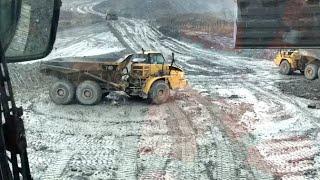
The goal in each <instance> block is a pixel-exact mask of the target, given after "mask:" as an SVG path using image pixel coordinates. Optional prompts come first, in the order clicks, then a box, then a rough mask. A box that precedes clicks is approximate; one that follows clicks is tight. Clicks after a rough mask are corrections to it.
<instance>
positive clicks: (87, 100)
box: [76, 81, 102, 105]
mask: <svg viewBox="0 0 320 180" xmlns="http://www.w3.org/2000/svg"><path fill="white" fill-rule="evenodd" d="M76 96H77V99H78V101H79V102H80V103H81V104H83V105H95V104H98V103H99V102H100V101H101V98H102V90H101V87H100V86H99V84H98V83H96V82H94V81H84V82H82V83H81V84H80V85H79V86H78V87H77V91H76Z"/></svg>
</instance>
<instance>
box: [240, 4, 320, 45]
mask: <svg viewBox="0 0 320 180" xmlns="http://www.w3.org/2000/svg"><path fill="white" fill-rule="evenodd" d="M237 5H238V17H237V23H236V25H237V27H236V44H235V46H236V48H278V47H282V48H284V47H288V48H293V47H299V48H316V47H320V33H319V32H320V23H319V22H320V16H319V15H320V5H319V0H238V1H237Z"/></svg>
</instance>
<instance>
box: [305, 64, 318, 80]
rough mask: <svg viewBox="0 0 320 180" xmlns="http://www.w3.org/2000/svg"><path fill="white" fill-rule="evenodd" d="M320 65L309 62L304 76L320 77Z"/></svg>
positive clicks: (309, 77)
mask: <svg viewBox="0 0 320 180" xmlns="http://www.w3.org/2000/svg"><path fill="white" fill-rule="evenodd" d="M318 70H319V66H318V65H316V64H308V65H307V67H306V69H305V70H304V76H305V77H306V78H307V79H308V80H314V79H317V77H318Z"/></svg>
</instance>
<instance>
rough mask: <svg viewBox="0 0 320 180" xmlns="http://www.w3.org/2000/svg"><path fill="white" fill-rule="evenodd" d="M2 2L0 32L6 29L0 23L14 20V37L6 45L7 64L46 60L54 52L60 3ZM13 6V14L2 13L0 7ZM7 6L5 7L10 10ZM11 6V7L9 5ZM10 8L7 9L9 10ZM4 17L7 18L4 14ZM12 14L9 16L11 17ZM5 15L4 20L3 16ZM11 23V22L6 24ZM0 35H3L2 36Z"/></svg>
mask: <svg viewBox="0 0 320 180" xmlns="http://www.w3.org/2000/svg"><path fill="white" fill-rule="evenodd" d="M6 1H7V2H5V3H3V2H1V6H0V8H1V11H0V12H1V19H0V20H1V21H0V22H1V23H0V29H5V28H4V27H1V26H4V25H5V24H3V23H2V21H5V19H10V18H5V19H4V18H3V17H9V16H14V17H12V18H13V19H16V20H17V21H16V23H15V25H14V26H12V27H14V28H11V29H10V30H7V31H6V32H7V33H13V35H12V37H11V38H10V44H8V45H7V47H6V48H5V49H6V53H5V57H6V60H7V62H8V63H13V62H21V61H29V60H35V59H40V58H43V57H45V56H47V55H48V54H49V53H50V52H51V51H52V49H53V44H54V41H55V38H56V32H57V28H58V21H59V14H60V6H61V0H41V1H38V0H22V1H21V0H16V1H11V0H6ZM10 3H16V4H17V5H16V9H17V11H16V12H12V11H11V12H10V11H3V8H4V7H3V4H5V5H6V4H9V5H10ZM9 5H8V7H9ZM11 6H12V5H11ZM11 6H10V8H11ZM4 13H6V14H4ZM10 13H11V14H10ZM6 15H7V16H6ZM7 21H10V20H7ZM1 34H6V33H2V32H1Z"/></svg>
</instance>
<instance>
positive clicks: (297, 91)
mask: <svg viewBox="0 0 320 180" xmlns="http://www.w3.org/2000/svg"><path fill="white" fill-rule="evenodd" d="M277 86H278V87H279V89H280V90H281V91H282V92H283V93H285V94H288V95H293V96H297V97H300V98H305V99H310V100H320V80H314V81H309V80H306V79H304V77H302V76H301V77H299V79H298V78H295V79H294V80H292V81H286V82H279V83H277Z"/></svg>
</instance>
